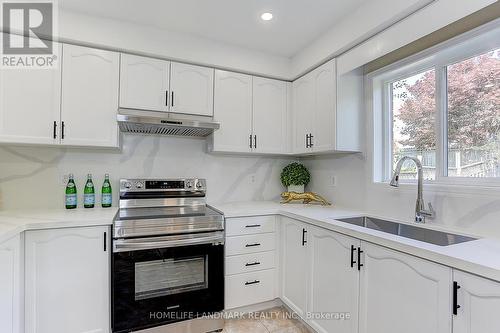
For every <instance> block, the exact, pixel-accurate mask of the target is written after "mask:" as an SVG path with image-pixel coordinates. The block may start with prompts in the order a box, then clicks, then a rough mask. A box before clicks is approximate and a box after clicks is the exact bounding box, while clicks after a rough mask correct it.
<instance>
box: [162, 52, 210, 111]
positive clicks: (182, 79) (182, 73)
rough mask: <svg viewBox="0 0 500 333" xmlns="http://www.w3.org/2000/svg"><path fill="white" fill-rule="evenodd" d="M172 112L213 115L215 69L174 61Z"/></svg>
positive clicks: (171, 75) (171, 81) (171, 80)
mask: <svg viewBox="0 0 500 333" xmlns="http://www.w3.org/2000/svg"><path fill="white" fill-rule="evenodd" d="M170 90H172V93H171V96H170V97H171V98H170V106H171V107H170V112H174V113H186V114H194V115H200V116H212V115H213V112H214V69H213V68H208V67H201V66H193V65H186V64H180V63H177V62H173V63H172V65H171V72H170Z"/></svg>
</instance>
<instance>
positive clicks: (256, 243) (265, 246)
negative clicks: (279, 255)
mask: <svg viewBox="0 0 500 333" xmlns="http://www.w3.org/2000/svg"><path fill="white" fill-rule="evenodd" d="M274 237H275V236H274V233H272V234H260V235H246V236H233V237H227V238H226V256H234V255H238V254H247V253H255V252H264V251H271V250H274V248H275V239H274Z"/></svg>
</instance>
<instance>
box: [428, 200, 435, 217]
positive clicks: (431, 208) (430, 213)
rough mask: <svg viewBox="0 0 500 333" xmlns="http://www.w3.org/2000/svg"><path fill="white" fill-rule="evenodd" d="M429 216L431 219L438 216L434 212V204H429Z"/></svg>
mask: <svg viewBox="0 0 500 333" xmlns="http://www.w3.org/2000/svg"><path fill="white" fill-rule="evenodd" d="M426 215H427V216H429V217H430V218H433V217H434V216H435V215H436V211H435V210H434V207H432V203H431V202H429V210H428V211H427V214H426Z"/></svg>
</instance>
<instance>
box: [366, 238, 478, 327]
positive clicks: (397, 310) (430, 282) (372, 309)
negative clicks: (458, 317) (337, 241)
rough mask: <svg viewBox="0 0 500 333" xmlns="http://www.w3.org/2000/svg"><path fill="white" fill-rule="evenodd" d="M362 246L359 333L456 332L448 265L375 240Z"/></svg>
mask: <svg viewBox="0 0 500 333" xmlns="http://www.w3.org/2000/svg"><path fill="white" fill-rule="evenodd" d="M361 248H362V250H363V251H364V258H363V267H362V268H361V277H360V279H361V280H360V281H361V283H360V313H359V323H360V327H359V332H360V333H401V332H405V333H423V332H425V333H450V332H451V306H452V304H451V289H452V288H451V269H450V268H449V267H445V266H441V265H438V264H436V263H433V262H430V261H427V260H423V259H420V258H416V257H413V256H410V255H407V254H403V253H400V252H396V251H393V250H389V249H387V248H384V247H381V246H377V245H374V244H371V243H365V242H361ZM477 333H479V332H477ZM481 333H483V332H481Z"/></svg>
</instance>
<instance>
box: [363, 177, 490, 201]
mask: <svg viewBox="0 0 500 333" xmlns="http://www.w3.org/2000/svg"><path fill="white" fill-rule="evenodd" d="M371 185H372V186H373V187H374V188H376V189H377V190H387V191H394V190H399V191H403V192H415V191H416V186H417V182H416V181H415V182H404V183H400V184H399V187H397V188H395V187H391V186H390V185H389V182H388V181H387V182H372V184H371ZM424 191H427V192H431V193H445V194H446V193H447V194H460V195H483V196H498V197H500V180H496V179H495V180H494V181H491V182H489V183H486V182H485V183H484V184H477V183H475V184H467V183H466V182H463V183H462V182H460V183H458V182H456V183H448V182H424Z"/></svg>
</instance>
